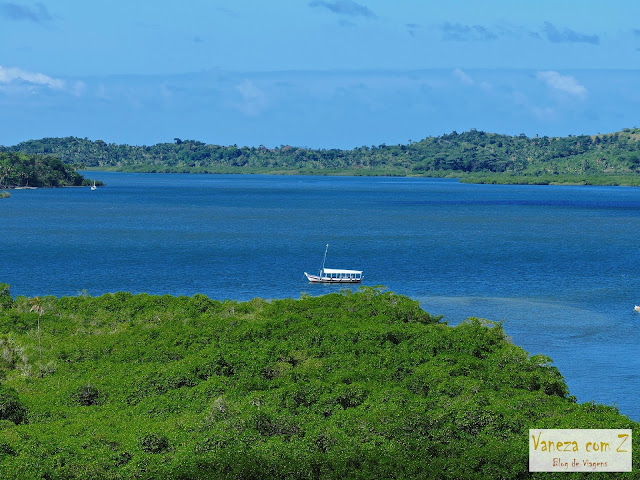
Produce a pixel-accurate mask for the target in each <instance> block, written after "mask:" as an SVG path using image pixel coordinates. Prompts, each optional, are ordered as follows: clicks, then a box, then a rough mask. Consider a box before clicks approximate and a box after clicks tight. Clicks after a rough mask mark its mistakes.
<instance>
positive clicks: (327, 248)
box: [320, 243, 329, 276]
mask: <svg viewBox="0 0 640 480" xmlns="http://www.w3.org/2000/svg"><path fill="white" fill-rule="evenodd" d="M327 250H329V244H328V243H327V247H326V248H325V249H324V258H323V259H322V269H321V270H320V276H322V273H323V272H324V262H325V261H326V260H327Z"/></svg>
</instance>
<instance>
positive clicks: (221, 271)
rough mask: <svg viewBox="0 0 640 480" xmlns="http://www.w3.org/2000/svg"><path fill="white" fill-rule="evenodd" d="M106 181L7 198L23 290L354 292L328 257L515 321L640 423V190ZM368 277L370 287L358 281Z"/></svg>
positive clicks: (5, 276) (573, 376)
mask: <svg viewBox="0 0 640 480" xmlns="http://www.w3.org/2000/svg"><path fill="white" fill-rule="evenodd" d="M87 176H89V177H91V178H94V177H95V178H97V179H100V180H103V181H104V182H105V183H106V184H107V186H105V187H101V188H98V189H97V190H96V191H91V190H90V189H89V188H64V189H38V190H15V191H12V192H11V198H9V199H5V200H0V225H1V226H2V236H1V237H0V251H1V252H2V254H1V258H0V282H5V283H9V284H10V285H11V293H12V295H14V296H16V295H26V296H36V295H55V296H63V295H78V294H90V295H101V294H103V293H107V292H116V291H129V292H132V293H140V292H147V293H150V294H171V295H193V294H195V293H203V294H206V295H208V296H209V297H211V298H214V299H219V300H224V299H233V300H238V301H243V300H249V299H251V298H254V297H262V298H267V299H272V298H285V297H292V298H298V297H299V296H300V295H301V294H303V293H306V294H309V295H321V294H325V293H329V292H333V291H339V290H340V288H341V287H339V286H330V285H311V284H309V283H308V282H307V281H306V279H305V278H304V276H303V272H304V271H307V272H309V273H315V272H317V270H318V269H319V268H320V266H321V264H322V256H323V253H324V249H325V244H327V243H328V244H329V252H328V257H327V264H326V266H327V267H332V268H349V269H358V270H364V274H365V279H364V282H363V284H364V285H367V286H376V285H382V286H384V287H386V288H388V289H390V290H392V291H394V292H396V293H399V294H403V295H408V296H410V297H412V298H414V299H416V300H417V301H419V302H420V304H421V305H422V307H423V308H424V309H425V310H426V311H428V312H430V313H432V314H434V315H443V317H444V319H445V320H447V321H448V322H449V323H450V324H451V325H456V324H458V323H460V322H461V321H464V319H466V318H467V317H480V318H486V319H489V320H493V321H502V322H503V326H504V329H505V331H506V332H507V334H508V335H509V336H510V337H511V338H512V340H513V342H514V343H515V344H517V345H519V346H522V347H523V348H525V349H526V350H527V351H528V352H530V353H531V354H538V353H540V354H544V355H547V356H549V357H551V358H552V360H553V361H554V363H553V364H554V365H555V366H557V367H558V368H559V369H560V372H561V373H562V374H563V376H564V377H565V379H566V381H567V384H568V386H569V389H570V391H571V394H573V395H576V396H577V398H578V401H580V402H585V401H590V400H593V401H595V402H597V403H603V404H607V405H616V406H617V407H618V408H619V409H620V411H621V412H622V413H624V414H626V415H628V416H629V417H631V418H632V419H634V420H640V405H639V404H638V402H637V401H636V400H635V399H636V397H637V395H638V394H639V393H640V346H639V345H640V342H639V341H638V340H639V334H638V329H639V327H640V315H638V314H637V313H635V312H634V311H633V307H634V305H635V304H636V303H640V291H638V287H639V286H640V269H638V262H639V260H640V259H639V256H638V232H639V231H640V189H637V188H626V187H585V186H566V187H565V186H501V185H466V184H461V183H458V182H457V181H456V180H443V179H427V178H380V177H374V178H367V177H309V176H260V175H255V176H254V175H187V174H184V175H179V174H177V175H172V174H171V175H169V174H162V175H161V174H122V173H104V172H91V173H90V174H88V175H87ZM355 288H357V287H355Z"/></svg>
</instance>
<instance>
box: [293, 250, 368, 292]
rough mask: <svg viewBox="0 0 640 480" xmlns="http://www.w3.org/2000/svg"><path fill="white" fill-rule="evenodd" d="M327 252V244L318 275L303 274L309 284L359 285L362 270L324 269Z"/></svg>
mask: <svg viewBox="0 0 640 480" xmlns="http://www.w3.org/2000/svg"><path fill="white" fill-rule="evenodd" d="M327 250H329V244H328V243H327V248H325V250H324V259H323V260H322V268H321V269H320V272H319V273H318V275H310V274H308V273H307V272H304V276H305V277H307V280H309V281H310V282H311V283H360V282H361V281H362V277H363V275H362V270H344V269H338V268H324V263H325V261H326V260H327Z"/></svg>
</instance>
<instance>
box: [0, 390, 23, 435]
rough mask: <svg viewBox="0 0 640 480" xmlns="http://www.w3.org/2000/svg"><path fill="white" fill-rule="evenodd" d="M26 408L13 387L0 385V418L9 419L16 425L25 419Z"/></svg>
mask: <svg viewBox="0 0 640 480" xmlns="http://www.w3.org/2000/svg"><path fill="white" fill-rule="evenodd" d="M26 417H27V410H26V408H25V407H24V405H23V404H22V402H21V401H20V398H19V397H18V392H17V391H16V389H15V388H12V387H9V386H7V385H0V420H9V421H11V422H13V423H15V424H16V425H17V424H19V423H23V422H25V421H26Z"/></svg>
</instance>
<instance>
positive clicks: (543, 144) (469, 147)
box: [2, 128, 640, 183]
mask: <svg viewBox="0 0 640 480" xmlns="http://www.w3.org/2000/svg"><path fill="white" fill-rule="evenodd" d="M639 140H640V129H638V128H633V129H629V128H627V129H624V130H622V131H620V132H615V133H609V134H597V135H579V136H572V135H570V136H568V137H547V136H544V137H538V136H536V137H535V138H529V137H527V136H526V135H524V134H521V135H518V136H508V135H501V134H495V133H486V132H483V131H479V130H471V131H468V132H463V133H457V132H452V133H450V134H445V135H442V136H439V137H427V138H425V139H423V140H420V141H416V142H413V141H409V143H408V144H399V145H386V144H381V145H377V146H376V145H372V146H362V147H356V148H354V149H351V150H341V149H311V148H305V147H295V146H290V145H281V146H279V147H275V148H267V147H265V146H263V145H260V146H257V147H255V146H252V147H247V146H243V147H238V146H237V145H231V146H221V145H211V144H206V143H203V142H200V141H196V140H182V139H179V138H176V139H174V142H172V143H159V144H156V145H151V146H135V145H124V144H115V143H106V142H104V141H102V140H95V141H92V140H89V139H87V138H77V137H65V138H43V139H40V140H29V141H26V142H22V143H19V144H17V145H14V146H11V147H3V148H2V149H3V150H4V151H6V152H23V153H27V154H37V155H52V156H55V157H58V158H60V159H61V160H62V161H63V162H64V163H66V164H73V165H75V166H77V167H80V168H81V167H84V168H89V169H104V170H116V171H130V172H180V173H182V172H185V173H186V172H195V173H299V174H327V175H330V174H349V175H421V176H451V177H463V178H464V177H468V178H470V179H472V180H473V178H474V177H478V178H479V177H482V178H484V179H485V180H486V179H487V178H489V179H492V178H493V179H494V180H495V178H497V177H500V178H503V179H507V180H508V179H509V178H511V177H512V178H519V179H521V180H522V179H523V178H532V179H536V178H538V179H541V178H542V179H543V180H542V181H541V182H540V183H544V178H559V177H566V178H567V179H569V180H571V179H575V178H576V177H584V178H594V177H597V176H600V177H603V176H608V177H615V176H617V177H625V178H626V181H627V183H628V182H629V180H630V179H637V177H638V173H640V142H639ZM503 181H505V180H503Z"/></svg>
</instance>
